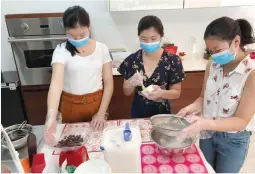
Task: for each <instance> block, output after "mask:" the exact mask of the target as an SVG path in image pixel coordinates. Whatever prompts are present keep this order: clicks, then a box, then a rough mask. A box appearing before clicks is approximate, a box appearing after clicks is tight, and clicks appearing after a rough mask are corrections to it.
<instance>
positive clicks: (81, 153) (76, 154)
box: [59, 146, 89, 167]
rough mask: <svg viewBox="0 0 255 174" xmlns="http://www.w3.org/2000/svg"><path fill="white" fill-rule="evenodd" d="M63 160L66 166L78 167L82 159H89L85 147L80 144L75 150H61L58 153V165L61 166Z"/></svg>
mask: <svg viewBox="0 0 255 174" xmlns="http://www.w3.org/2000/svg"><path fill="white" fill-rule="evenodd" d="M65 160H67V166H75V167H78V166H79V165H80V164H81V163H83V162H84V161H88V160H89V156H88V152H87V149H86V148H85V146H82V147H80V148H79V149H77V150H72V151H66V152H61V153H60V155H59V167H61V166H62V164H63V162H64V161H65Z"/></svg>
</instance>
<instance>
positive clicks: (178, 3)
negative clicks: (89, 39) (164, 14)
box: [109, 0, 183, 11]
mask: <svg viewBox="0 0 255 174" xmlns="http://www.w3.org/2000/svg"><path fill="white" fill-rule="evenodd" d="M182 8H183V0H109V10H110V11H136V10H158V9H182Z"/></svg>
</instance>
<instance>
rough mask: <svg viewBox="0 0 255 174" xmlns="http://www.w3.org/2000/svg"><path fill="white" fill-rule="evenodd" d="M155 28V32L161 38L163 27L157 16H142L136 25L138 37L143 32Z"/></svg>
mask: <svg viewBox="0 0 255 174" xmlns="http://www.w3.org/2000/svg"><path fill="white" fill-rule="evenodd" d="M151 27H153V28H155V29H156V30H157V32H158V33H159V34H160V36H161V37H163V36H164V27H163V24H162V22H161V20H160V19H159V18H158V17H157V16H152V15H148V16H144V17H143V18H142V19H141V20H140V21H139V24H138V27H137V29H138V36H139V35H140V34H141V32H142V31H143V30H146V29H149V28H151Z"/></svg>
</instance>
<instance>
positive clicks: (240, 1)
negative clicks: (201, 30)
mask: <svg viewBox="0 0 255 174" xmlns="http://www.w3.org/2000/svg"><path fill="white" fill-rule="evenodd" d="M244 5H255V0H184V8H204V7H228V6H244Z"/></svg>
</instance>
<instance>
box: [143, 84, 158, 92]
mask: <svg viewBox="0 0 255 174" xmlns="http://www.w3.org/2000/svg"><path fill="white" fill-rule="evenodd" d="M153 91H155V89H154V88H153V85H150V86H148V87H147V88H145V89H144V90H143V92H147V93H151V92H153Z"/></svg>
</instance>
